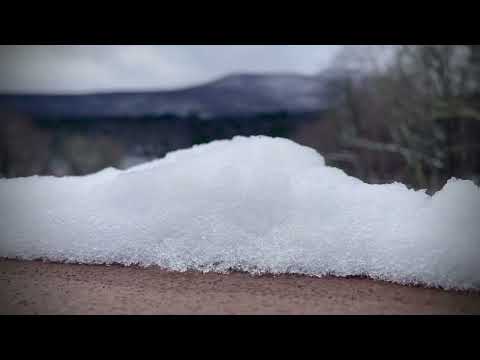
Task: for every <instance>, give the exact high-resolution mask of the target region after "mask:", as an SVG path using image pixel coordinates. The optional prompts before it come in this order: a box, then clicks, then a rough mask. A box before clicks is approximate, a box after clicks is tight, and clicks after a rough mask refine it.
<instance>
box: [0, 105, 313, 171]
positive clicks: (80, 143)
mask: <svg viewBox="0 0 480 360" xmlns="http://www.w3.org/2000/svg"><path fill="white" fill-rule="evenodd" d="M317 118H318V114H317V113H315V114H297V115H292V114H287V113H274V114H259V115H257V116H254V117H228V118H216V119H204V118H200V117H197V116H195V115H190V116H187V117H178V116H174V115H163V116H151V117H141V118H138V117H137V118H129V117H125V118H117V117H115V118H92V119H90V118H78V119H77V118H75V119H74V118H68V119H58V118H57V119H49V118H30V117H26V116H20V115H18V114H11V113H10V114H6V113H3V114H0V177H7V178H12V177H22V176H31V175H54V176H66V175H86V174H90V173H94V172H97V171H100V170H102V169H104V168H106V167H117V168H126V167H129V166H130V165H135V164H136V163H139V162H143V161H148V160H152V159H155V158H161V157H163V156H164V155H165V154H166V153H168V152H170V151H173V150H178V149H182V148H188V147H191V146H192V145H196V144H202V143H207V142H210V141H213V140H218V139H230V138H232V137H233V136H236V135H243V136H250V135H259V134H262V135H268V136H273V137H291V134H293V133H295V129H296V127H297V126H299V124H302V123H305V122H307V121H312V119H317Z"/></svg>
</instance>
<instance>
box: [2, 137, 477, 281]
mask: <svg viewBox="0 0 480 360" xmlns="http://www.w3.org/2000/svg"><path fill="white" fill-rule="evenodd" d="M0 203H1V206H0V256H1V257H8V258H21V259H39V258H42V259H48V260H52V261H65V262H75V263H107V264H110V263H120V264H124V265H130V264H139V265H142V266H148V265H159V266H161V267H164V268H167V269H170V270H179V271H185V270H187V269H196V270H201V271H218V272H224V271H228V270H233V269H234V270H242V271H248V272H251V273H263V272H268V273H298V274H309V275H314V276H323V275H327V274H330V275H337V276H348V275H367V276H370V277H372V278H376V279H383V280H388V281H394V282H398V283H412V284H416V283H421V284H425V285H428V286H439V287H444V288H457V289H478V288H480V221H479V218H478V214H479V210H480V189H479V188H478V187H477V186H475V185H474V184H473V183H472V182H471V181H464V180H455V179H452V180H450V181H449V182H448V183H447V184H446V185H445V187H444V188H443V189H442V190H441V191H439V192H437V193H436V194H435V195H433V196H429V195H428V194H426V193H425V192H423V191H413V190H409V189H407V188H406V187H405V186H404V185H402V184H390V185H369V184H365V183H363V182H362V181H360V180H358V179H356V178H353V177H349V176H347V175H346V174H345V173H344V172H342V171H341V170H339V169H337V168H333V167H328V166H325V162H324V159H323V158H322V156H321V155H319V154H318V153H317V152H315V151H314V150H313V149H310V148H307V147H303V146H300V145H298V144H295V143H294V142H292V141H289V140H286V139H279V138H275V139H273V138H268V137H263V136H259V137H250V138H245V137H236V138H234V139H232V140H225V141H215V142H212V143H210V144H206V145H200V146H194V147H193V148H191V149H187V150H180V151H175V152H172V153H169V154H168V155H167V156H166V157H165V158H163V159H161V160H156V161H153V162H150V163H147V164H144V165H139V166H136V167H133V168H130V169H129V170H124V171H120V170H115V169H106V170H104V171H101V172H99V173H97V174H93V175H89V176H84V177H66V178H54V177H30V178H18V179H6V180H1V181H0Z"/></svg>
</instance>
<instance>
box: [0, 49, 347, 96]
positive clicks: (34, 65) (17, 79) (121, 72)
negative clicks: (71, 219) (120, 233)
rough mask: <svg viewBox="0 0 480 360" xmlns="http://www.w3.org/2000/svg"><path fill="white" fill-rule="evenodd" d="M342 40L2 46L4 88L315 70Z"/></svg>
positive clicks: (143, 85) (153, 85)
mask: <svg viewBox="0 0 480 360" xmlns="http://www.w3.org/2000/svg"><path fill="white" fill-rule="evenodd" d="M338 48H339V47H338V46H336V45H311V46H309V45H244V46H237V45H221V46H220V45H140V46H137V45H115V46H108V45H96V46H94V45H60V46H55V45H40V46H31V45H20V46H15V45H13V46H12V45H8V46H0V91H2V92H89V91H112V90H141V89H169V88H177V87H183V86H190V85H194V84H198V83H202V82H205V81H209V80H212V79H214V78H217V77H220V76H223V75H226V74H229V73H232V72H236V73H238V72H298V73H304V74H313V73H315V72H318V71H320V70H321V69H323V68H324V67H325V66H327V65H328V64H329V62H330V61H331V58H332V56H333V55H334V54H335V52H336V51H337V50H338Z"/></svg>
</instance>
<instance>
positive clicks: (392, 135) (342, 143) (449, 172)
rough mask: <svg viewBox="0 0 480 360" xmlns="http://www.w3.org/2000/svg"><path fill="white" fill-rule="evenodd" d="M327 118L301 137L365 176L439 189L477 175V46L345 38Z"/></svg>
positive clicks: (304, 130) (479, 169)
mask: <svg viewBox="0 0 480 360" xmlns="http://www.w3.org/2000/svg"><path fill="white" fill-rule="evenodd" d="M334 66H335V67H337V68H338V70H339V72H340V73H342V74H344V76H343V77H341V78H337V79H335V80H334V81H332V83H331V84H330V91H332V92H334V93H336V94H337V95H338V96H337V97H336V98H337V99H338V103H337V104H335V106H334V107H333V109H332V110H331V111H330V113H329V114H328V115H327V116H326V118H324V119H321V121H320V120H319V121H317V122H315V123H312V124H308V125H307V126H306V127H304V128H301V129H300V130H299V132H298V133H297V134H296V135H295V138H296V139H297V141H298V142H301V143H304V144H306V145H309V146H312V147H314V148H316V149H318V150H319V151H320V152H322V153H323V154H324V155H325V156H326V159H327V161H328V162H329V163H330V164H331V165H334V166H338V167H340V168H344V169H345V170H346V171H347V173H349V174H351V175H353V176H356V177H359V178H361V179H363V180H365V181H367V182H370V183H384V182H391V181H401V182H403V183H406V184H408V185H409V186H411V187H414V188H417V189H418V188H422V189H428V190H429V191H431V192H432V191H436V190H438V189H439V188H441V187H442V186H443V185H444V183H445V182H446V181H447V180H448V179H449V178H451V177H457V178H464V179H472V180H474V181H476V182H477V183H478V181H479V175H480V156H479V155H480V141H479V140H480V46H479V45H402V46H368V47H366V46H348V47H345V48H344V50H343V51H342V52H340V53H339V54H338V57H337V59H336V61H335V65H334Z"/></svg>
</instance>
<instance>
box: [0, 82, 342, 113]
mask: <svg viewBox="0 0 480 360" xmlns="http://www.w3.org/2000/svg"><path fill="white" fill-rule="evenodd" d="M336 77H337V75H335V74H327V73H325V74H321V75H319V76H305V75H298V74H288V73H286V74H282V73H279V74H234V75H229V76H225V77H223V78H221V79H218V80H215V81H212V82H209V83H206V84H203V85H199V86H194V87H190V88H184V89H180V90H162V91H148V92H118V93H97V94H86V95H35V94H29V95H22V94H18V95H17V94H9V95H7V94H3V95H2V94H0V110H8V111H16V112H20V113H24V114H28V115H31V116H42V117H82V116H85V117H117V116H128V117H141V116H160V115H166V114H171V115H176V116H187V115H191V114H195V115H197V116H201V117H204V118H215V117H219V116H229V115H236V116H238V115H241V116H248V115H255V114H259V113H274V112H290V113H303V112H312V111H317V110H323V109H326V108H328V107H329V106H331V101H332V99H331V96H330V95H329V92H328V84H329V82H330V81H331V80H332V79H334V78H336Z"/></svg>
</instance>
